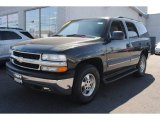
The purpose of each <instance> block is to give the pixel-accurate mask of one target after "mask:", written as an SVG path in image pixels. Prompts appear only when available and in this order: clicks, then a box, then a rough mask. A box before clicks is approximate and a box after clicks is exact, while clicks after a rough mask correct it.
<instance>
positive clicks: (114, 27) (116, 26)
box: [110, 21, 126, 38]
mask: <svg viewBox="0 0 160 120" xmlns="http://www.w3.org/2000/svg"><path fill="white" fill-rule="evenodd" d="M114 31H122V32H123V33H124V34H125V38H126V32H125V28H124V25H123V23H122V22H121V21H113V22H112V24H111V28H110V37H112V33H113V32H114Z"/></svg>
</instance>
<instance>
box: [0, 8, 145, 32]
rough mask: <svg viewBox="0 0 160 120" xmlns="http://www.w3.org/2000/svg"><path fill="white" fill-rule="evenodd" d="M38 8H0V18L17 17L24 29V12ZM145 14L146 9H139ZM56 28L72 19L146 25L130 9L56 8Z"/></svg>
mask: <svg viewBox="0 0 160 120" xmlns="http://www.w3.org/2000/svg"><path fill="white" fill-rule="evenodd" d="M36 8H40V7H34V6H33V7H0V16H3V15H8V14H12V13H18V15H19V27H20V28H23V29H25V11H27V10H32V9H36ZM139 8H140V9H141V10H142V11H144V12H146V8H147V7H139ZM57 12H58V14H57V28H58V29H60V28H61V26H62V25H63V24H64V23H65V22H67V21H69V20H72V19H80V18H94V17H107V16H109V17H117V16H124V17H128V18H133V19H136V20H139V21H142V22H143V23H144V24H146V20H145V18H144V17H140V16H139V14H138V13H137V12H136V11H134V10H133V9H131V7H57Z"/></svg>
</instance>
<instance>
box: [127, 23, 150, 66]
mask: <svg viewBox="0 0 160 120" xmlns="http://www.w3.org/2000/svg"><path fill="white" fill-rule="evenodd" d="M125 23H126V27H127V31H128V32H127V33H128V38H129V40H130V45H129V49H128V51H129V53H130V55H131V65H134V64H137V63H138V61H139V58H140V54H141V49H142V48H141V47H142V46H144V45H143V44H144V43H145V42H143V41H144V40H147V39H148V38H146V37H145V36H146V34H148V33H147V32H146V29H145V28H144V27H143V28H142V27H141V26H139V27H138V28H137V27H136V24H138V25H139V23H140V22H128V21H126V22H125ZM140 29H143V30H140ZM138 31H141V32H138Z"/></svg>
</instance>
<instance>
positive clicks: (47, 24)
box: [41, 7, 57, 37]
mask: <svg viewBox="0 0 160 120" xmlns="http://www.w3.org/2000/svg"><path fill="white" fill-rule="evenodd" d="M56 14H57V12H56V9H55V8H53V7H47V8H42V9H41V37H50V36H52V35H53V34H54V33H55V32H56Z"/></svg>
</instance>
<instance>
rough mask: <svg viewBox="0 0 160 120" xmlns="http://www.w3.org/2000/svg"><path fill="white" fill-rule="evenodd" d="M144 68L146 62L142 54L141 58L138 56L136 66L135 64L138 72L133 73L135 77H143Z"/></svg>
mask: <svg viewBox="0 0 160 120" xmlns="http://www.w3.org/2000/svg"><path fill="white" fill-rule="evenodd" d="M141 62H143V63H144V65H145V66H144V68H143V69H142V67H141V64H142V63H141ZM146 66H147V61H146V56H145V55H144V54H142V55H141V56H140V59H139V62H138V64H137V69H138V71H137V72H136V73H135V75H136V76H137V77H142V76H144V75H145V71H146Z"/></svg>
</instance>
